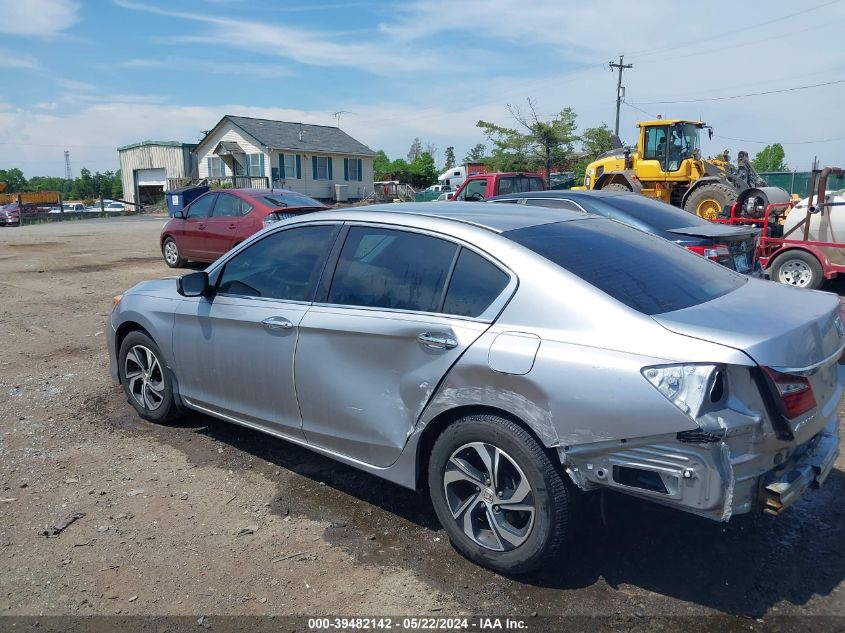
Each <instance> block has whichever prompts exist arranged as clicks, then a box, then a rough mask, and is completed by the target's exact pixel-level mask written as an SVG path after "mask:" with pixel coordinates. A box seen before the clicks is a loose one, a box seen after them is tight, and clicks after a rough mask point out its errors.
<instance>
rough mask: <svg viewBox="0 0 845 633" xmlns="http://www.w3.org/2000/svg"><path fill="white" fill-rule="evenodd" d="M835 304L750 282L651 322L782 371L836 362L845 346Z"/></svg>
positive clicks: (813, 294) (830, 298) (826, 296)
mask: <svg viewBox="0 0 845 633" xmlns="http://www.w3.org/2000/svg"><path fill="white" fill-rule="evenodd" d="M839 305H840V304H839V298H838V297H837V296H835V295H833V294H830V293H827V292H818V291H808V290H801V289H797V288H792V287H789V286H784V285H781V284H777V283H774V282H771V281H761V280H757V279H749V280H748V282H747V283H745V284H744V285H743V286H742V287H741V288H738V289H737V290H735V291H733V292H730V293H728V294H726V295H723V296H721V297H718V298H716V299H714V300H712V301H708V302H707V303H702V304H699V305H697V306H693V307H690V308H685V309H683V310H677V311H675V312H668V313H665V314H661V315H656V316H655V317H653V318H654V319H655V320H656V321H657V322H658V323H659V324H660V325H662V326H663V327H665V328H666V329H668V330H671V331H672V332H676V333H678V334H683V335H686V336H691V337H694V338H698V339H702V340H705V341H711V342H714V343H718V344H721V345H727V346H729V347H733V348H734V349H738V350H741V351H743V352H745V353H746V354H748V356H750V357H751V359H752V360H754V361H755V362H756V363H758V364H759V365H764V366H766V367H772V368H775V369H778V370H779V371H783V370H784V369H793V370H797V369H801V368H807V367H811V366H813V365H816V364H818V363H822V362H824V361H826V360H831V362H835V360H836V358H837V353H838V352H839V351H840V350H841V349H842V347H843V345H845V328H843V325H842V321H841V319H840V318H839Z"/></svg>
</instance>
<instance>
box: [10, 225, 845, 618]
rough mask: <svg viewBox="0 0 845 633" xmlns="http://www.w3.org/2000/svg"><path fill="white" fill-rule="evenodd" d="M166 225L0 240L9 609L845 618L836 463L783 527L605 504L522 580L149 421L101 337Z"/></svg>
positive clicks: (325, 463) (202, 435) (434, 531)
mask: <svg viewBox="0 0 845 633" xmlns="http://www.w3.org/2000/svg"><path fill="white" fill-rule="evenodd" d="M163 222H164V220H163V219H161V218H124V219H114V220H87V221H76V222H65V223H56V224H49V225H37V226H24V227H21V228H6V229H2V230H0V263H2V270H3V275H2V277H0V340H2V343H0V412H2V413H0V416H2V424H1V425H0V482H2V487H3V490H2V493H0V560H2V564H0V614H5V615H7V616H9V615H18V616H50V615H53V616H65V615H110V616H115V615H117V616H121V617H122V616H131V615H135V614H138V615H174V616H194V617H196V616H200V615H215V614H216V615H269V614H275V615H279V616H281V615H290V614H307V615H327V614H346V615H354V614H361V615H385V614H390V615H394V616H395V615H399V616H401V615H422V616H426V615H429V616H431V615H440V616H444V615H458V614H464V615H468V616H482V615H491V614H493V615H514V616H521V617H525V618H527V620H526V621H527V622H529V623H530V622H532V620H531V618H537V619H536V620H533V621H535V622H544V621H545V620H543V618H544V617H545V616H554V615H560V614H565V615H568V616H578V615H581V616H596V615H600V616H609V617H610V618H613V619H615V620H618V621H621V622H623V623H627V624H628V625H631V623H636V622H639V621H642V620H643V618H645V620H648V617H649V616H697V617H699V618H700V616H714V615H721V616H729V617H727V618H719V619H712V620H700V619H699V620H695V621H699V622H701V621H709V622H711V624H712V627H711V628H735V626H737V625H738V626H739V627H740V628H744V629H746V630H747V629H748V628H749V627H750V628H754V627H756V626H759V625H761V624H762V625H765V624H766V623H774V622H778V621H786V620H783V619H781V620H779V618H778V616H802V618H803V616H810V615H812V616H825V615H826V616H840V617H842V616H845V546H843V543H845V506H844V505H841V502H842V500H843V492H845V473H843V466H845V462H843V460H842V459H840V461H839V463H838V464H837V468H836V469H835V470H834V471H833V473H832V474H831V475H830V477H829V479H828V482H827V483H826V485H825V486H824V487H823V488H822V489H821V490H819V491H815V492H812V493H811V494H808V495H807V496H806V498H805V499H803V500H802V501H801V502H800V503H799V504H798V505H797V506H795V507H794V508H792V509H790V510H789V511H787V512H786V513H785V514H784V515H783V516H781V517H779V518H778V519H769V518H762V517H761V518H755V519H749V518H742V517H741V518H739V519H737V520H734V521H732V522H731V523H730V524H727V525H723V524H717V523H713V522H709V521H707V520H704V519H699V518H695V517H692V516H687V515H684V514H681V513H678V512H675V511H671V510H667V509H664V508H661V507H659V506H656V505H654V504H649V503H645V502H640V501H636V500H632V499H627V498H623V497H619V496H615V495H613V494H608V495H607V496H606V497H605V499H604V504H603V505H604V508H603V512H602V509H601V507H600V506H601V504H600V503H599V501H600V498H599V497H595V498H592V499H590V500H589V501H588V502H587V503H586V504H585V512H584V513H583V520H582V522H581V526H580V528H579V534H578V539H577V541H576V546H575V547H573V549H572V551H571V552H570V553H569V554H568V556H567V557H566V558H565V559H564V561H563V562H562V563H561V564H560V566H559V567H558V568H556V569H552V570H549V571H546V572H544V573H543V574H540V575H537V576H533V577H530V578H521V579H510V578H505V577H502V576H498V575H496V574H493V573H491V572H488V571H486V570H483V569H480V568H479V567H477V566H475V565H473V564H471V563H469V562H467V561H466V560H464V559H463V558H462V557H461V556H460V555H458V554H457V553H456V552H455V551H454V550H453V549H452V547H451V546H450V545H449V542H448V540H447V538H446V536H445V534H444V532H443V531H442V530H441V529H440V528H439V526H438V525H437V523H436V520H435V519H434V518H433V512H432V510H431V508H430V504H429V503H428V501H427V499H426V498H425V497H423V496H419V495H417V494H415V493H413V492H411V491H408V490H405V489H402V488H399V487H396V486H394V485H392V484H389V483H386V482H383V481H381V480H378V479H376V478H373V477H371V476H369V475H366V474H363V473H360V472H358V471H355V470H353V469H351V468H348V467H346V466H343V465H339V464H337V463H335V462H333V461H331V460H329V459H326V458H323V457H320V456H318V455H315V454H313V453H311V452H309V451H307V450H305V449H302V448H299V447H296V446H293V445H288V444H286V443H284V442H282V441H278V440H274V439H268V438H267V437H266V436H262V435H260V434H258V433H255V432H252V431H250V430H247V429H243V428H240V427H237V426H233V425H229V424H226V423H225V422H220V421H217V420H214V419H212V418H209V417H206V416H203V415H199V414H194V415H189V416H188V417H186V418H185V419H184V420H182V421H181V422H180V423H179V424H177V425H176V426H158V425H155V424H150V423H147V422H145V421H143V420H140V419H139V418H138V417H137V416H136V415H135V414H134V411H133V410H132V408H131V407H130V406H129V404H128V403H127V402H126V399H125V397H124V395H123V392H122V391H121V389H120V387H119V386H118V385H116V384H114V383H112V382H111V380H110V379H109V377H108V371H107V367H108V366H107V355H106V350H105V342H104V339H103V333H104V329H105V325H104V320H105V318H106V314H107V311H108V310H109V309H110V308H111V297H112V296H113V295H114V294H117V293H119V292H121V291H122V290H124V289H126V288H127V287H129V286H131V285H133V284H134V283H136V282H137V281H140V280H142V279H148V278H156V277H166V276H171V275H172V272H171V271H170V270H169V269H168V268H166V266H165V265H164V263H163V261H162V259H161V255H160V253H159V252H158V242H157V237H158V232H159V230H160V228H161V226H162V224H163ZM830 289H832V290H834V291H836V290H841V288H839V287H836V286H834V287H832V288H830ZM840 294H841V293H840ZM73 513H79V514H82V515H84V516H81V517H80V518H78V519H77V520H76V521H75V522H73V523H72V524H71V525H69V526H68V527H67V528H66V529H65V530H64V531H63V532H61V533H60V534H59V535H57V536H55V537H53V538H47V537H46V536H44V535H43V534H42V532H43V531H44V530H46V529H48V528H49V527H50V526H53V525H54V524H55V523H56V522H57V521H59V520H61V519H63V518H65V517H67V516H68V515H72V514H73ZM602 516H603V517H604V520H602ZM794 621H795V622H800V623H802V624H801V626H803V627H804V628H807V627H809V626H815V625H816V624H819V623H820V622H822V620H820V619H818V618H816V619H807V618H803V619H801V618H799V619H798V620H794ZM835 621H836V622H839V623H845V619H842V620H839V619H837V620H835ZM7 622H8V620H7ZM191 622H196V620H195V619H193V620H191ZM1 626H2V624H0V627H1ZM626 628H630V626H628V627H626ZM808 630H809V629H808Z"/></svg>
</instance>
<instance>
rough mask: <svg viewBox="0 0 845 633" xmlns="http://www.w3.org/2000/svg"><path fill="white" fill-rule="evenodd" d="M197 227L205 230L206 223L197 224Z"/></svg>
mask: <svg viewBox="0 0 845 633" xmlns="http://www.w3.org/2000/svg"><path fill="white" fill-rule="evenodd" d="M197 228H198V229H199V230H200V231H204V230H205V224H197Z"/></svg>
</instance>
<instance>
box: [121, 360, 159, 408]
mask: <svg viewBox="0 0 845 633" xmlns="http://www.w3.org/2000/svg"><path fill="white" fill-rule="evenodd" d="M123 375H124V377H125V378H126V382H127V389H128V391H129V393H130V394H132V397H133V398H134V399H135V402H137V403H138V404H139V405H141V406H142V407H143V408H145V409H147V410H148V411H155V410H156V409H158V408H159V407H160V406H161V405H162V403H163V402H164V397H165V393H164V373H163V371H162V368H161V364H160V363H159V361H158V358H157V357H156V355H155V354H154V353H153V352H152V350H150V349H149V348H147V347H144V346H143V345H135V346H133V347H132V348H131V349H130V350H129V351H128V352H127V353H126V359H125V360H124V361H123Z"/></svg>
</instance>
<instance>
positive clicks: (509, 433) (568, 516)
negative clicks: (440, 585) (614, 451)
mask: <svg viewBox="0 0 845 633" xmlns="http://www.w3.org/2000/svg"><path fill="white" fill-rule="evenodd" d="M471 443H483V444H484V446H492V447H494V448H495V449H498V450H499V451H502V452H503V453H504V457H502V456H501V454H500V453H497V454H499V455H500V456H499V458H498V459H499V463H500V467H499V469H498V470H499V481H493V482H492V483H490V482H489V481H488V482H487V485H486V487H485V488H481V487H478V486H475V485H473V484H472V483H470V480H469V479H467V478H465V477H463V474H464V473H465V472H466V471H463V470H461V469H455V467H454V465H455V462H453V461H451V458H452V457H453V455H454V456H455V457H456V458H457V459H458V460H459V461H461V463H463V464H467V463H470V462H472V455H475V456H476V457H478V456H479V455H480V453H477V452H476V453H473V452H472V450H470V449H466V448H465V447H466V446H467V445H468V444H471ZM462 448H463V449H464V450H466V451H467V452H466V453H465V452H462V451H461V449H462ZM464 455H466V456H467V458H468V459H466V460H465V459H463V458H462V456H464ZM475 463H480V462H478V461H476V462H475ZM514 464H515V465H516V466H517V467H518V469H520V470H521V472H519V471H518V470H517V469H515V468H513V465H514ZM456 472H458V479H459V480H458V481H452V482H451V483H449V484H447V483H446V480H445V479H444V477H446V476H447V474H449V475H450V476H451V475H452V474H453V473H456ZM488 472H489V471H488ZM508 473H510V475H511V477H512V476H513V475H516V477H512V478H511V479H510V483H505V484H504V485H503V481H508V479H507V478H508ZM523 475H524V478H525V479H526V480H527V483H528V485H529V486H530V490H529V493H528V494H529V496H530V500H531V503H532V504H533V512H532V513H531V514H530V515H529V514H528V513H527V512H521V511H519V510H517V511H515V512H508V511H507V510H505V511H502V510H501V509H497V508H499V507H498V505H497V504H496V501H500V502H501V503H502V508H504V507H505V506H506V504H507V500H508V498H509V495H510V498H511V499H513V498H514V497H515V496H516V495H518V494H519V493H518V490H519V485H517V483H515V482H518V481H521V478H522V476H523ZM564 476H565V475H563V473H562V471H561V469H560V468H556V467H555V464H554V463H553V462H552V460H551V459H550V458H549V455H548V454H547V453H546V451H545V450H543V447H542V446H540V444H539V443H538V442H537V441H536V440H535V439H534V438H533V437H532V436H531V434H529V433H528V432H527V431H526V430H525V429H524V428H522V427H521V426H520V425H519V424H517V423H515V422H513V421H511V420H508V419H505V418H501V417H498V416H495V415H470V416H467V417H464V418H461V419H459V420H457V421H456V422H454V423H453V424H451V425H449V426H448V427H446V429H445V430H444V431H443V432H442V433H441V435H440V436H439V437H438V438H437V441H436V442H435V444H434V447H433V449H432V452H431V459H430V460H429V467H428V487H429V493H430V495H431V501H432V503H433V505H434V510H435V512H436V513H437V517H438V519H440V523H441V525H442V526H443V528H444V529H445V530H446V533H447V534H448V535H449V539H450V540H451V541H452V544H453V545H454V546H455V547H456V548H457V549H458V551H460V552H461V553H462V554H463V555H464V556H466V557H467V558H468V559H470V560H471V561H473V562H475V563H477V564H479V565H482V566H484V567H488V568H490V569H493V570H495V571H497V572H501V573H505V574H525V573H528V572H531V571H534V570H536V569H538V568H540V567H542V566H544V565H547V564H549V563H551V562H553V561H554V560H555V559H556V558H557V556H558V555H559V554H560V553H561V551H562V549H563V546H564V543H565V541H566V538H567V536H568V535H569V533H570V531H571V530H572V529H573V528H572V523H573V518H574V516H573V515H574V508H575V506H576V505H577V504H576V503H574V501H573V500H572V499H571V498H570V497H571V494H572V493H571V492H570V488H569V484H568V483H567V482H566V481H565V480H564ZM473 481H474V480H473ZM481 483H482V485H483V484H484V482H483V481H482V482H481ZM447 485H448V486H450V488H449V490H450V493H449V496H448V497H447V492H446V488H447ZM460 486H463V490H465V491H466V494H467V495H468V496H467V500H466V501H464V500H461V495H460V494H457V495H455V494H454V493H453V491H454V490H455V487H460ZM496 488H501V489H502V490H500V491H496V490H495V489H496ZM458 492H460V491H458ZM485 495H489V496H488V497H485ZM491 498H492V499H493V501H490V499H491ZM528 498H529V497H525V499H528ZM473 499H474V501H473ZM516 501H517V502H519V501H520V500H519V499H517V500H516ZM464 502H466V503H467V506H466V508H467V509H466V511H465V512H458V514H457V518H456V517H455V516H453V511H452V508H454V507H456V506H457V508H460V507H464V506H463V503H464ZM488 502H489V503H488ZM450 504H451V505H450ZM494 512H495V514H494ZM467 515H469V517H470V520H467V518H466V517H467ZM529 516H530V517H531V520H530V522H529V520H528V517H529ZM488 517H495V519H494V521H502V522H507V524H508V525H509V526H512V525H514V524H516V525H519V526H521V527H522V529H523V530H524V531H525V533H524V535H523V536H521V537H520V538H522V539H524V540H523V541H522V542H520V543H519V544H518V545H513V544H512V543H506V542H505V540H504V539H503V538H500V536H499V535H501V534H503V531H502V528H501V527H500V528H498V529H497V530H493V529H492V524H491V521H490V519H489V518H488ZM508 517H510V519H508ZM459 521H460V523H459ZM511 521H512V522H511ZM464 525H469V526H470V531H471V532H474V531H476V529H475V528H481V529H479V530H477V531H478V533H479V534H480V535H484V536H482V537H480V538H483V539H484V540H487V541H488V543H494V544H495V542H496V541H497V542H498V543H499V544H504V546H505V548H510V549H505V550H504V551H496V550H495V549H492V548H491V547H490V546H485V545H484V544H482V543H480V542H479V538H477V537H475V536H472V535H470V534H468V533H467V532H465V529H464ZM484 525H486V526H488V527H487V529H484V528H483V526H484ZM497 525H499V524H498V523H497ZM486 535H489V536H486ZM511 538H513V537H511Z"/></svg>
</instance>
